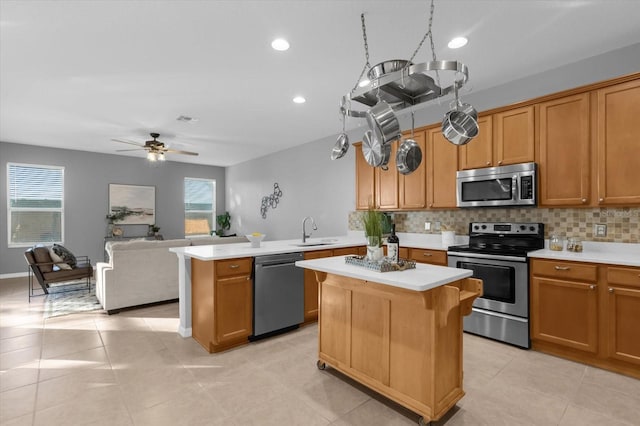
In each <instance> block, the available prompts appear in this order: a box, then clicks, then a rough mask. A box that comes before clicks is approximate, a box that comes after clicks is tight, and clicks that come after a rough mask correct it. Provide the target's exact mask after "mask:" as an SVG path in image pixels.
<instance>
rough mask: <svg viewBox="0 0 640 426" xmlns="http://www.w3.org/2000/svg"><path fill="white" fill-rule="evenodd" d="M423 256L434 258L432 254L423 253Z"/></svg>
mask: <svg viewBox="0 0 640 426" xmlns="http://www.w3.org/2000/svg"><path fill="white" fill-rule="evenodd" d="M422 255H423V256H424V257H431V256H433V255H432V254H431V253H422Z"/></svg>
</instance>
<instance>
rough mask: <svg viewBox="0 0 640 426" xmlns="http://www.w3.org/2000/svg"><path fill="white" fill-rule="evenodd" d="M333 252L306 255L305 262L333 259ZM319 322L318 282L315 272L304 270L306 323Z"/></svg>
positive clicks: (315, 252) (326, 251)
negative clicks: (326, 258) (324, 258)
mask: <svg viewBox="0 0 640 426" xmlns="http://www.w3.org/2000/svg"><path fill="white" fill-rule="evenodd" d="M332 254H333V252H332V251H331V250H315V251H308V252H305V253H304V260H309V259H321V258H323V257H331V256H332ZM317 320H318V280H317V279H316V273H315V271H313V270H311V269H305V270H304V322H305V323H311V322H314V321H317Z"/></svg>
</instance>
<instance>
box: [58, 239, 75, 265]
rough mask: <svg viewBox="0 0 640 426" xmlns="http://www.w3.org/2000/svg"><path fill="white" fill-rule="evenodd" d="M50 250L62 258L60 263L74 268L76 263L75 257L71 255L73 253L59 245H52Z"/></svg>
mask: <svg viewBox="0 0 640 426" xmlns="http://www.w3.org/2000/svg"><path fill="white" fill-rule="evenodd" d="M52 250H53V251H54V252H55V254H57V255H58V256H60V257H61V258H62V261H63V262H64V263H66V264H67V265H69V266H71V268H75V267H76V263H77V260H76V257H75V256H74V255H73V253H71V252H70V251H69V249H67V248H65V247H64V246H61V245H59V244H54V245H53V247H52Z"/></svg>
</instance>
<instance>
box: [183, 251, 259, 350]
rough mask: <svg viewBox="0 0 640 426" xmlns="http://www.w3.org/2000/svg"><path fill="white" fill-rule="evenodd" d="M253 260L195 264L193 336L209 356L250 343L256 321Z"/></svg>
mask: <svg viewBox="0 0 640 426" xmlns="http://www.w3.org/2000/svg"><path fill="white" fill-rule="evenodd" d="M252 270H253V259H252V258H239V259H228V260H218V261H202V260H198V259H192V260H191V292H192V306H191V309H192V324H193V325H192V327H193V328H192V335H193V338H194V339H195V340H196V341H197V342H198V343H200V344H201V345H202V346H203V347H204V348H205V349H207V350H208V351H209V352H220V351H222V350H225V349H229V348H232V347H234V346H238V345H242V344H245V343H247V342H248V338H249V336H250V335H251V334H252V332H253V329H252V320H253V281H252V280H251V271H252Z"/></svg>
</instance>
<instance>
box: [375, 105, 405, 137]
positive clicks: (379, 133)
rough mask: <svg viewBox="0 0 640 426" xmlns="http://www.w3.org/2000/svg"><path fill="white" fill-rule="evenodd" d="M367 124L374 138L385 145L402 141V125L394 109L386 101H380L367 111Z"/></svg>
mask: <svg viewBox="0 0 640 426" xmlns="http://www.w3.org/2000/svg"><path fill="white" fill-rule="evenodd" d="M367 123H369V128H370V129H371V132H372V133H373V137H374V138H375V139H377V140H379V141H381V142H382V143H383V144H389V143H391V142H393V141H395V140H397V139H400V124H399V123H398V118H397V117H396V115H395V113H394V112H393V109H392V108H391V107H390V106H389V104H388V103H386V102H385V101H380V102H378V103H377V104H375V105H374V106H373V107H371V109H370V110H369V111H367Z"/></svg>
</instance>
